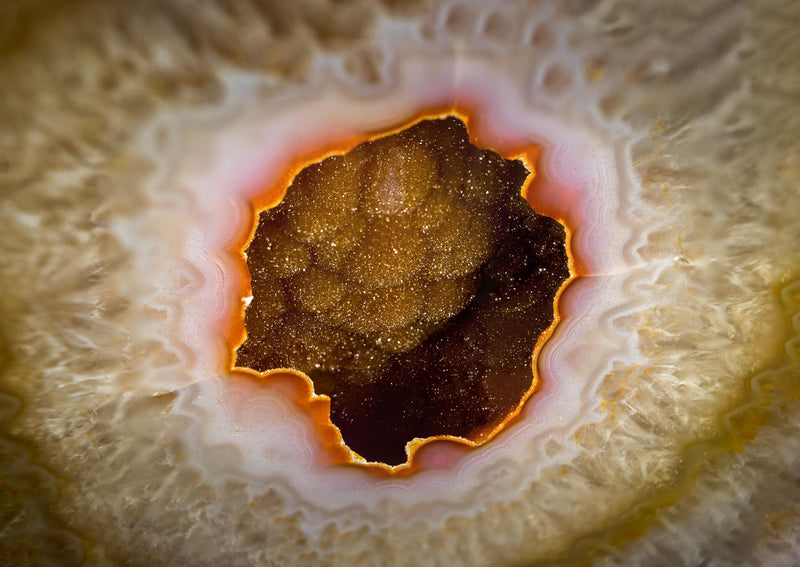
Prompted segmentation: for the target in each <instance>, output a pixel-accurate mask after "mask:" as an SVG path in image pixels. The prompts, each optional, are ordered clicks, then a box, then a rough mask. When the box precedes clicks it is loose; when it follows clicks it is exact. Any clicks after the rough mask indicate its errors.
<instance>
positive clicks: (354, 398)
mask: <svg viewBox="0 0 800 567" xmlns="http://www.w3.org/2000/svg"><path fill="white" fill-rule="evenodd" d="M528 176H529V172H528V170H527V169H526V167H525V165H524V163H523V162H522V161H513V160H506V159H503V158H502V157H500V156H499V155H498V154H496V153H495V152H493V151H491V150H481V149H478V148H476V147H475V146H473V145H472V144H471V143H470V140H469V135H468V133H467V128H466V126H465V125H464V123H463V122H461V121H460V120H459V119H458V118H455V117H452V116H451V117H446V118H440V119H429V120H423V121H421V122H418V123H417V124H415V125H413V126H411V127H409V128H407V129H405V130H403V131H401V132H399V133H396V134H393V135H390V136H387V137H383V138H379V139H377V140H373V141H370V142H365V143H363V144H361V145H359V146H357V147H355V148H354V149H352V150H351V151H350V152H348V153H347V154H345V155H334V156H330V157H328V158H326V159H324V160H323V161H320V162H318V163H315V164H313V165H310V166H308V167H306V168H305V169H304V170H302V171H301V172H300V173H299V174H298V175H297V176H296V177H295V178H294V180H293V182H292V184H291V186H290V187H289V189H288V191H287V192H286V196H285V198H284V199H283V201H282V202H281V203H280V204H279V205H278V206H276V207H274V208H271V209H268V210H265V211H263V212H261V213H260V215H259V216H258V219H257V220H258V228H257V230H256V231H255V234H254V236H253V239H252V241H251V242H250V244H249V246H248V247H247V250H246V255H247V266H248V269H249V271H250V276H251V287H252V294H253V295H252V296H253V299H252V301H251V303H250V305H249V306H248V308H247V311H246V315H245V327H246V331H247V339H246V340H245V342H244V343H243V344H242V345H241V346H240V347H239V349H238V351H237V359H236V365H237V366H239V367H246V368H250V369H253V370H256V371H259V372H263V371H267V370H272V369H277V368H292V369H296V370H298V371H300V372H302V373H304V374H305V375H307V376H309V377H310V378H311V379H312V381H313V384H314V390H315V391H316V393H318V394H326V395H328V396H330V398H331V420H332V421H333V423H334V424H335V425H337V426H338V427H339V429H340V430H341V432H342V435H343V438H344V441H345V442H346V443H347V445H348V446H349V447H350V448H351V449H352V450H353V451H355V452H356V453H357V454H359V455H361V456H362V457H363V458H365V459H367V460H369V461H379V462H382V463H386V464H390V465H397V464H401V463H403V462H404V461H405V460H406V458H407V456H406V443H407V442H409V441H411V440H413V439H415V438H427V437H434V436H441V435H451V436H459V437H464V438H476V437H478V436H479V435H480V434H481V433H482V432H484V431H486V430H487V429H491V427H492V426H495V425H497V424H498V423H500V422H501V421H502V420H503V419H504V418H505V417H506V416H507V415H508V414H509V413H510V412H511V411H513V410H514V409H515V408H516V407H517V406H518V405H519V404H520V403H521V401H522V400H523V398H524V397H525V395H526V393H527V392H528V390H529V389H530V388H531V387H532V384H533V372H532V361H531V353H532V352H533V349H534V346H535V344H536V342H537V339H538V338H539V337H540V335H541V334H542V333H543V332H544V331H545V330H546V329H547V328H548V327H549V326H550V324H551V323H552V321H553V317H554V305H553V303H554V300H555V297H556V294H557V292H558V290H559V288H560V287H561V285H562V283H563V282H564V281H565V280H566V278H567V277H568V276H569V268H568V257H567V252H566V248H565V239H566V233H565V229H564V227H563V226H562V225H561V224H560V223H559V222H558V221H556V220H553V219H551V218H549V217H545V216H541V215H537V214H536V213H534V212H533V210H532V209H531V207H530V205H529V204H528V202H527V201H525V199H524V198H523V197H522V195H521V189H522V187H523V184H524V182H525V180H526V178H527V177H528Z"/></svg>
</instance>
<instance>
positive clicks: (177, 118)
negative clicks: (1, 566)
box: [0, 1, 800, 565]
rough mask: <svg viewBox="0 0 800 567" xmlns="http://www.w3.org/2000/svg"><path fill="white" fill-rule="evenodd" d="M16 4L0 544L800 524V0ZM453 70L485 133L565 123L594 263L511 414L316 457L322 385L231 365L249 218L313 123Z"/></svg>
mask: <svg viewBox="0 0 800 567" xmlns="http://www.w3.org/2000/svg"><path fill="white" fill-rule="evenodd" d="M487 6H488V7H487ZM14 8H15V4H9V5H8V7H4V8H3V10H4V11H5V13H7V14H10V13H11V12H12V11H13V10H14ZM21 10H22V9H21ZM27 10H32V11H31V12H30V14H31V15H26V14H27V13H28V12H27ZM5 21H8V22H11V23H9V24H8V25H7V26H6V29H7V30H8V31H7V32H6V33H5V35H4V36H3V37H4V38H5V42H4V43H2V44H1V45H2V48H0V49H2V52H1V53H0V85H3V86H2V89H0V126H1V127H0V131H2V132H3V136H2V137H0V147H1V148H2V150H0V195H1V196H2V207H0V216H1V217H2V226H3V227H4V228H3V231H4V232H3V237H2V238H0V246H1V247H2V248H1V249H0V258H2V262H1V263H0V270H2V278H1V279H0V281H1V282H2V286H3V292H4V293H3V294H2V299H0V310H2V315H3V317H2V323H0V344H1V348H2V350H0V357H2V361H3V362H2V370H0V387H2V389H3V391H4V392H5V393H3V394H2V400H0V401H2V404H3V405H2V406H0V408H7V409H4V410H0V411H3V412H4V414H3V415H4V416H7V417H6V420H5V421H4V424H3V437H2V443H3V447H4V448H5V449H4V453H5V455H6V456H5V457H4V460H3V461H2V464H0V466H2V467H3V468H2V469H0V470H2V472H1V473H0V475H2V478H3V482H4V486H5V487H7V488H6V490H5V494H11V495H12V496H11V497H10V498H5V499H4V502H5V503H4V504H3V505H2V506H4V507H3V508H2V509H1V510H2V514H3V516H2V518H3V520H4V526H5V528H4V530H5V531H2V532H0V534H2V535H0V551H2V553H5V554H6V555H2V554H0V557H3V558H4V559H5V557H11V555H10V553H11V551H13V550H15V549H16V550H22V551H24V550H35V552H34V555H33V556H32V557H33V558H34V559H37V558H38V559H41V560H42V562H45V563H47V562H50V563H54V564H67V565H68V564H80V563H81V562H82V561H85V562H87V563H89V564H104V563H110V564H113V563H123V564H124V563H131V564H142V565H148V564H173V565H181V564H184V565H202V564H214V565H220V564H242V565H248V564H276V565H285V564H297V563H301V564H302V563H307V564H312V565H339V564H341V565H354V564H359V563H361V564H367V565H371V564H376V563H378V564H380V563H386V564H392V565H404V564H408V565H420V564H431V565H437V564H442V565H451V564H455V563H461V564H472V565H498V564H552V563H558V562H561V563H565V564H574V563H579V562H581V561H585V562H587V563H592V562H595V563H597V564H601V565H619V564H624V565H635V564H642V565H658V564H664V565H676V564H686V565H699V564H703V563H704V562H705V563H710V564H721V565H737V564H741V565H751V564H754V563H758V562H762V563H763V564H770V565H780V564H785V565H791V564H792V562H793V561H794V559H793V558H796V557H797V556H798V553H800V549H798V548H799V547H800V541H798V537H797V529H798V526H800V507H799V506H800V505H799V504H798V502H800V499H798V493H800V485H799V484H798V482H797V480H798V477H797V472H796V471H797V470H800V467H798V464H799V463H798V456H797V455H800V451H799V450H798V449H800V447H799V445H800V439H799V438H798V435H797V431H798V425H800V423H798V422H800V417H799V416H798V415H799V414H798V403H797V400H798V394H800V391H798V385H797V384H798V378H800V376H798V374H799V373H800V361H798V348H800V339H799V338H798V334H799V333H800V315H798V313H800V284H798V283H797V282H798V280H797V278H798V273H800V254H798V242H800V224H798V223H797V222H796V217H797V216H798V213H800V190H798V182H800V151H798V150H800V146H799V144H800V141H798V136H797V132H798V131H800V128H798V121H799V120H800V119H799V118H798V116H799V114H798V112H797V110H798V108H797V106H798V105H797V101H798V100H800V83H798V81H797V77H798V76H799V75H798V70H799V69H798V67H797V61H798V60H800V59H798V54H800V39H798V38H797V34H796V33H795V31H794V30H795V29H796V26H797V24H798V22H800V14H798V9H797V7H796V6H793V5H792V4H791V3H780V2H776V3H774V4H773V5H769V3H761V4H759V6H758V7H755V6H748V5H746V4H745V3H741V4H733V3H732V4H723V5H714V4H711V3H703V2H691V3H686V5H684V6H681V5H678V4H675V3H633V2H631V3H628V2H624V1H615V2H614V1H608V2H599V3H581V2H563V3H528V2H498V3H494V4H487V3H478V2H476V3H460V2H442V3H431V4H430V5H428V4H420V5H415V6H410V7H409V6H406V7H403V8H400V7H395V8H392V9H389V8H384V7H378V6H372V5H370V4H368V3H366V2H356V3H353V4H350V5H348V7H346V8H341V9H338V10H334V9H333V8H332V7H328V6H324V5H320V6H316V5H313V6H312V5H308V6H306V5H304V4H300V3H297V4H275V5H270V4H268V3H262V4H260V5H259V4H257V3H255V4H252V5H251V4H249V3H246V2H231V3H228V4H225V5H222V4H216V3H213V4H212V3H202V5H197V6H193V7H188V6H183V5H179V4H178V3H170V4H166V3H163V2H161V3H156V2H154V3H152V4H147V3H137V4H136V5H135V6H131V5H128V4H126V3H120V4H119V5H114V4H110V3H105V2H83V3H74V4H73V5H68V6H66V7H62V8H42V9H41V10H40V9H38V8H36V7H35V6H34V7H33V8H25V9H24V10H22V15H21V16H20V18H19V20H18V21H17V22H16V23H15V20H14V19H10V18H8V19H6V20H5ZM454 96H457V97H460V98H463V99H464V100H465V101H466V100H469V101H470V102H472V103H473V104H475V105H476V106H478V107H479V108H481V109H483V113H482V115H481V116H482V118H481V119H479V120H482V121H483V122H482V125H483V128H485V130H486V132H487V136H489V137H490V138H494V139H497V140H500V139H513V140H522V141H525V142H527V143H531V142H532V143H534V144H537V145H540V146H541V147H542V156H541V163H540V165H539V174H540V175H541V176H542V179H544V180H545V182H546V183H545V184H544V185H545V187H546V188H549V189H551V190H552V194H553V195H554V197H553V199H554V200H556V201H557V200H558V199H569V201H568V202H569V203H570V206H569V209H570V210H571V211H574V214H575V215H576V218H580V219H581V223H580V226H579V227H578V230H576V233H575V239H574V245H575V246H576V248H577V249H578V250H580V251H581V252H582V254H583V255H584V256H585V257H587V258H590V259H591V263H590V271H589V277H585V278H583V279H581V280H578V281H577V282H576V283H575V285H574V286H573V287H572V288H570V290H568V292H567V293H565V295H564V298H563V301H564V308H565V318H564V320H563V322H562V325H561V326H560V327H559V330H558V332H557V333H556V335H554V337H553V338H552V339H551V341H550V343H549V344H548V347H547V348H546V349H545V350H544V351H543V353H542V361H541V366H540V370H541V372H542V375H543V377H544V379H545V382H544V384H549V386H545V387H544V388H543V390H542V391H541V392H540V393H539V394H537V395H536V396H535V398H534V399H533V400H532V402H531V403H530V404H529V405H528V406H527V407H526V410H525V417H524V419H523V420H522V421H521V423H520V424H518V425H517V426H515V427H514V428H513V429H511V430H509V431H508V432H507V434H504V435H503V436H501V437H499V438H498V439H497V440H496V442H492V443H490V444H488V445H487V446H485V447H484V448H482V449H481V450H480V451H477V452H475V453H474V454H471V455H469V456H468V458H466V459H464V460H462V461H459V464H458V466H457V468H456V469H455V470H447V469H441V470H431V471H425V472H423V473H421V474H419V475H416V476H413V477H411V478H408V479H391V480H386V479H376V478H373V477H370V476H369V475H368V474H366V473H364V472H362V471H359V470H350V469H347V470H344V469H340V468H333V469H331V468H320V467H319V465H318V464H317V462H316V460H315V456H316V454H317V452H318V451H319V447H318V445H317V444H316V442H315V440H314V437H313V434H312V431H311V429H310V427H311V424H310V420H309V419H308V417H307V416H305V415H303V414H302V413H300V412H297V411H296V408H295V406H293V405H292V404H291V403H290V402H289V401H288V400H287V399H286V398H285V397H284V396H283V395H281V394H280V392H275V391H270V390H265V389H263V388H257V387H256V385H255V383H254V382H252V381H248V380H242V379H231V378H230V377H229V376H227V373H226V372H225V366H224V364H223V361H224V360H225V354H226V345H225V344H224V341H223V340H222V338H221V335H220V328H219V326H220V325H221V322H222V321H223V320H224V319H225V317H226V314H228V313H229V312H230V310H231V309H235V308H236V307H237V306H238V304H239V303H238V302H239V301H240V299H241V298H239V297H238V296H237V294H236V291H237V289H238V287H237V284H238V283H237V282H236V281H234V279H233V278H234V275H233V274H235V271H234V270H233V267H234V262H233V260H232V258H231V257H230V256H229V255H228V254H227V253H226V252H225V250H226V249H227V247H228V245H229V244H230V243H231V242H232V241H233V240H235V238H236V236H237V234H238V233H239V232H240V231H241V230H242V228H243V227H246V226H247V225H248V223H249V222H250V220H249V218H248V209H247V206H246V200H247V199H248V198H249V197H251V196H253V195H254V194H256V193H258V192H259V191H260V190H261V188H262V187H263V184H264V183H268V182H269V181H270V180H273V179H275V178H276V177H277V176H278V175H279V174H280V172H281V168H282V167H283V164H285V163H286V161H287V160H291V159H292V158H293V157H295V155H296V154H297V152H298V151H301V150H304V151H308V149H309V147H310V146H313V145H314V144H319V143H324V142H323V140H324V139H328V138H336V137H345V136H347V135H349V134H352V133H353V132H368V131H374V130H379V129H381V128H385V127H389V126H391V125H392V124H396V123H398V122H402V121H403V120H404V119H406V118H407V117H408V116H409V115H410V114H413V113H414V112H417V111H418V110H419V108H420V107H421V106H422V107H425V106H437V105H440V104H442V103H447V102H452V99H453V97H454ZM321 133H324V136H322V135H321ZM548 388H549V389H548ZM9 502H10V504H8V503H9ZM65 550H66V551H65ZM14 557H15V558H19V557H24V555H17V556H14Z"/></svg>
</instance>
